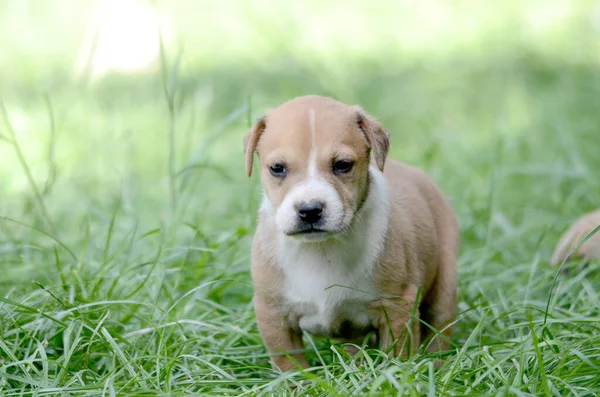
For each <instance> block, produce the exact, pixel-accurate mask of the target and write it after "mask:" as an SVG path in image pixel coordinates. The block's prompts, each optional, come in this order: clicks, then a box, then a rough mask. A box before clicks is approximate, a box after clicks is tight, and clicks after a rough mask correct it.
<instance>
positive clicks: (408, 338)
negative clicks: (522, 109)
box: [244, 96, 459, 371]
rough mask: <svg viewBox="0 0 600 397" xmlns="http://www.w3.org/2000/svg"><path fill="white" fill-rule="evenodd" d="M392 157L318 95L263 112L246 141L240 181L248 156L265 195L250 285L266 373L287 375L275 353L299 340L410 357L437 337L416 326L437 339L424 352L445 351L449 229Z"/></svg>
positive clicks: (370, 124) (379, 139) (357, 114)
mask: <svg viewBox="0 0 600 397" xmlns="http://www.w3.org/2000/svg"><path fill="white" fill-rule="evenodd" d="M388 148H389V134H388V132H387V131H386V130H385V129H384V128H383V127H382V126H381V125H380V124H379V123H377V121H375V120H374V119H373V118H372V117H370V116H368V115H366V114H365V113H364V112H363V111H362V109H360V108H359V107H356V106H348V105H345V104H343V103H340V102H337V101H335V100H333V99H330V98H323V97H318V96H305V97H299V98H296V99H293V100H291V101H289V102H286V103H284V104H283V105H281V106H280V107H278V108H276V109H272V110H270V111H268V112H267V113H266V115H265V116H263V117H262V118H261V119H260V120H258V122H257V123H256V124H255V125H254V126H253V127H252V128H251V129H250V131H249V132H248V133H247V135H246V136H245V138H244V149H245V154H246V172H247V174H248V176H250V175H251V172H252V161H253V154H254V152H256V153H257V154H258V157H259V159H260V176H261V182H262V186H263V189H264V199H263V203H262V206H261V208H260V211H259V222H258V227H257V230H256V234H255V236H254V241H253V245H252V279H253V283H254V287H255V295H254V306H255V310H256V316H257V322H258V327H259V330H260V333H261V336H262V338H263V341H264V343H265V345H266V347H267V349H268V350H269V352H270V353H272V354H273V355H274V356H273V359H272V361H271V363H272V365H273V367H274V368H279V369H281V370H284V371H285V370H288V369H291V368H294V367H295V365H294V364H293V362H292V361H291V360H289V359H288V358H287V357H286V356H285V355H283V354H278V355H277V353H282V352H293V351H295V350H300V349H302V348H303V342H302V333H303V332H308V333H310V334H313V335H316V336H327V337H332V338H336V339H339V340H342V341H351V342H355V343H361V342H362V339H363V338H364V337H365V336H366V335H367V334H368V333H369V332H371V331H375V334H376V335H377V337H378V340H379V346H380V348H381V349H388V348H389V349H390V354H393V355H398V354H401V355H402V357H406V356H407V355H408V350H409V349H410V351H412V352H415V351H416V349H417V348H418V347H419V345H420V344H421V343H422V342H424V341H426V340H428V339H429V338H431V337H432V336H435V335H436V333H433V332H431V330H430V328H429V327H427V326H425V325H422V324H421V321H423V322H426V323H427V324H430V325H431V326H432V327H433V328H435V329H437V330H439V331H440V332H441V333H442V335H443V336H438V338H437V339H436V341H435V344H433V343H432V344H430V349H432V350H433V349H435V348H445V347H447V338H448V336H449V335H450V333H451V331H452V328H453V326H452V322H453V320H454V318H455V315H456V310H457V302H456V256H457V251H458V245H459V241H458V240H459V237H458V228H457V223H456V219H455V216H454V213H453V211H452V209H451V207H450V205H449V204H448V202H447V201H446V200H445V199H444V197H443V196H442V194H441V193H440V192H439V190H438V189H437V188H436V186H435V185H434V184H433V182H432V181H431V180H430V179H429V178H428V177H427V176H426V175H425V174H424V173H423V172H421V171H419V170H417V169H415V168H413V167H410V166H407V165H403V164H400V163H398V162H395V161H391V160H388V161H387V162H386V156H387V153H388ZM371 154H372V155H373V160H374V161H373V162H372V161H371ZM384 165H385V168H384ZM384 169H385V171H384ZM434 345H435V346H434ZM292 357H293V358H294V359H295V360H296V361H297V362H298V363H299V364H300V365H302V366H303V367H307V366H308V364H307V362H306V360H305V358H304V354H299V353H295V354H294V353H292Z"/></svg>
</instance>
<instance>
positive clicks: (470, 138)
mask: <svg viewBox="0 0 600 397" xmlns="http://www.w3.org/2000/svg"><path fill="white" fill-rule="evenodd" d="M152 13H154V14H152ZM103 18H104V19H103ZM154 20H159V21H160V23H161V24H162V25H161V26H162V28H161V29H162V37H163V44H164V46H163V48H162V50H163V51H161V49H160V48H159V47H160V46H159V45H158V41H159V40H158V38H159V32H158V30H157V29H156V26H155V25H152V23H153V21H154ZM99 21H100V22H101V23H100V22H99ZM102 23H104V24H103V25H102ZM599 29H600V3H598V2H594V1H583V0H581V1H576V2H575V1H558V0H557V1H503V2H497V3H494V4H493V5H491V3H488V2H481V1H468V0H464V1H458V0H456V1H449V0H444V1H442V0H439V1H433V0H432V1H424V2H418V3H416V2H402V1H374V2H363V1H329V2H319V1H304V2H289V3H285V2H282V3H280V2H276V1H272V0H260V1H248V2H245V1H236V2H223V1H201V2H198V1H174V2H167V1H156V2H147V3H146V2H133V1H124V2H119V1H104V2H93V1H85V2H79V1H68V0H62V1H61V0H57V1H24V0H19V1H17V0H13V1H11V0H4V1H2V2H0V48H1V49H2V50H1V51H0V94H1V98H2V102H3V104H4V107H5V113H6V114H5V117H4V120H3V123H2V129H1V130H0V131H1V132H0V134H1V135H0V136H1V137H2V138H3V141H1V142H0V183H1V189H0V203H1V207H0V211H1V212H0V213H1V214H2V216H4V217H7V218H10V219H11V220H4V221H3V222H0V224H1V229H0V233H2V235H3V236H4V241H5V245H4V247H5V249H3V250H2V251H0V255H2V256H3V258H0V259H1V260H2V263H3V266H5V267H8V268H10V269H9V270H10V271H9V273H8V274H9V276H8V277H7V278H5V279H4V280H2V281H0V283H8V284H11V285H29V284H28V282H29V280H30V279H31V278H32V277H34V278H37V279H44V278H47V277H49V278H50V279H53V277H54V275H52V274H51V273H48V272H47V271H48V266H46V264H45V263H44V261H43V260H40V259H39V258H43V257H44V254H43V252H44V249H47V248H48V247H50V246H52V245H53V244H55V242H53V241H52V239H50V240H49V239H48V238H47V236H44V235H43V233H42V234H40V232H39V231H35V230H34V231H32V230H31V229H30V228H28V227H25V226H22V225H18V224H16V223H15V222H13V221H18V222H22V223H24V224H26V225H29V226H33V227H35V228H38V229H41V230H43V231H44V232H46V233H49V234H50V235H51V236H52V237H54V238H56V239H60V241H61V242H63V243H64V244H66V245H68V246H80V245H81V243H82V241H84V238H88V240H89V242H90V243H89V244H90V247H93V246H94V244H95V245H96V248H97V250H98V251H101V250H102V249H103V248H105V241H104V240H105V238H106V233H107V227H108V226H107V225H109V224H110V219H111V217H112V215H113V214H114V213H115V211H116V210H115V208H118V211H117V212H118V214H119V222H116V224H115V227H114V228H113V229H112V230H111V232H113V233H115V236H126V235H128V233H130V231H131V228H132V227H133V225H137V228H138V229H139V230H140V231H147V230H152V229H154V228H157V227H164V226H165V225H167V226H168V227H169V228H170V230H171V232H172V234H171V236H172V237H173V238H174V240H171V241H170V243H169V244H171V245H177V244H178V243H176V242H177V241H180V240H177V238H179V237H176V236H178V233H183V236H185V233H186V232H185V231H184V230H183V229H189V227H186V226H182V225H184V224H185V223H188V224H189V225H194V227H197V228H199V229H200V230H202V232H203V233H230V232H232V231H235V233H241V234H242V235H245V234H246V233H247V231H248V230H251V229H252V227H253V222H254V211H255V209H256V205H257V201H258V200H259V197H260V193H259V190H258V187H257V181H256V178H254V179H253V180H250V181H248V180H247V179H246V178H245V175H244V171H243V162H242V151H241V137H242V135H243V134H244V133H245V131H246V130H247V128H248V126H249V125H250V122H251V121H253V120H254V119H255V118H256V117H258V116H259V115H260V114H261V112H262V111H263V110H265V109H266V108H268V107H271V106H276V105H278V104H279V103H281V102H282V101H285V100H287V99H290V98H292V97H294V96H297V95H302V94H309V93H316V94H322V95H329V96H333V97H335V98H337V99H339V100H341V101H345V102H348V103H355V104H360V105H361V106H363V107H364V108H365V109H366V110H367V111H369V112H370V113H372V114H373V115H374V116H375V117H377V118H378V119H379V120H380V121H381V122H382V123H383V124H384V125H385V126H386V127H387V128H388V129H389V131H390V132H391V134H392V151H391V157H393V158H395V159H399V160H403V161H406V162H409V163H412V164H415V165H417V166H420V167H422V168H424V169H425V170H426V171H428V172H429V173H430V174H431V175H432V176H433V177H434V178H435V180H436V181H437V182H438V183H439V184H440V186H441V187H442V188H443V190H444V191H445V192H446V193H447V195H448V196H450V197H451V198H452V201H453V203H454V206H455V208H456V210H457V212H458V214H459V218H460V221H461V228H462V232H463V236H464V246H463V252H464V256H463V258H464V262H468V263H471V264H472V263H473V259H474V258H476V257H481V255H483V257H485V256H486V255H487V254H488V253H489V252H495V250H494V245H498V246H502V247H503V249H502V250H501V251H502V255H509V256H510V255H515V257H516V258H519V260H526V259H527V258H528V256H530V255H532V253H533V252H535V251H536V250H537V249H538V247H541V250H542V253H543V255H546V254H547V253H548V251H549V249H550V248H551V244H552V240H544V239H545V238H548V236H550V237H555V236H556V234H557V233H558V232H559V231H560V228H561V227H564V225H565V224H566V222H568V221H569V220H570V219H571V217H573V216H576V215H579V214H580V213H581V212H582V211H584V210H588V209H591V208H593V207H594V206H595V205H597V203H598V202H599V201H600V200H599V192H600V191H599V189H598V186H599V182H598V178H597V172H596V171H597V169H598V165H599V164H600V157H599V156H598V150H599V148H600V146H599V144H600V135H599V132H598V125H599V122H600V115H599V111H598V109H599V106H598V105H599V102H598V95H599V93H600V73H599V66H600V65H599V62H600V30H599ZM94 49H95V50H96V52H95V53H94V52H93V50H94ZM90 54H91V55H90ZM82 65H83V67H82ZM123 65H125V66H123ZM128 65H129V66H128ZM126 68H129V69H126ZM13 134H14V140H16V142H17V143H18V146H19V148H20V151H21V152H22V155H23V158H22V160H23V161H25V162H26V163H27V167H28V169H29V172H30V173H31V177H32V180H28V179H27V178H26V174H27V170H26V169H25V168H24V164H23V163H22V161H20V160H19V157H18V153H17V150H16V147H15V145H14V144H13V142H12V141H13V138H12V135H13ZM32 181H33V182H34V183H35V185H36V187H35V188H33V186H32V184H31V182H32ZM36 189H37V191H38V192H39V194H36V192H35V191H36ZM557 222H558V223H557ZM187 231H188V232H189V231H190V230H187ZM547 232H549V234H547ZM232 233H233V232H232ZM85 236H89V237H85ZM182 238H183V237H182ZM88 240H85V241H86V244H88V243H87V241H88ZM11 241H12V242H13V243H15V242H17V243H18V244H9V243H10V242H11ZM34 241H35V242H36V243H34ZM38 243H39V244H40V246H39V247H37V248H38V251H36V253H32V252H31V250H30V249H27V248H23V247H24V246H27V245H28V244H33V245H35V244H38ZM506 244H508V245H506ZM511 244H512V245H513V248H514V246H515V245H519V246H520V247H521V248H522V251H521V252H522V254H523V255H521V256H519V255H520V253H519V252H518V251H517V250H514V249H513V250H509V249H505V248H510V247H511ZM540 244H541V245H540ZM86 247H87V245H86ZM509 252H511V253H509ZM85 254H86V255H89V256H90V258H93V257H94V255H95V254H94V248H91V249H87V248H86V251H85ZM24 255H26V256H27V255H33V257H36V255H38V257H39V258H38V260H33V259H32V260H23V257H24ZM490 255H491V254H490ZM84 256H85V255H84ZM90 266H91V265H90ZM244 266H245V264H244ZM481 271H483V272H485V271H486V270H485V269H482V270H481ZM488 271H489V269H488ZM53 280H54V279H53ZM15 282H16V283H17V284H14V283H15ZM21 283H25V284H21ZM5 286H6V284H5Z"/></svg>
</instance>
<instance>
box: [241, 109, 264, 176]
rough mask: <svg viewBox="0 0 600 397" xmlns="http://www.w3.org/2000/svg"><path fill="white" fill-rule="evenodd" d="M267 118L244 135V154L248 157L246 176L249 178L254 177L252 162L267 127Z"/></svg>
mask: <svg viewBox="0 0 600 397" xmlns="http://www.w3.org/2000/svg"><path fill="white" fill-rule="evenodd" d="M266 122H267V116H266V115H265V116H262V117H261V118H260V119H258V120H257V121H256V123H254V125H253V126H252V128H250V130H249V131H248V132H247V133H246V135H244V154H245V156H246V175H248V178H249V177H250V176H251V175H252V161H253V160H254V152H255V151H256V145H258V140H259V139H260V136H261V134H262V133H263V131H264V130H265V127H266V126H267V124H266Z"/></svg>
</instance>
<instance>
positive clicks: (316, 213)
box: [298, 200, 323, 223]
mask: <svg viewBox="0 0 600 397" xmlns="http://www.w3.org/2000/svg"><path fill="white" fill-rule="evenodd" d="M321 215H323V203H321V202H320V201H317V200H311V201H309V202H308V203H301V204H300V205H299V206H298V216H299V217H300V219H302V220H303V221H304V222H306V223H316V222H318V221H319V219H321Z"/></svg>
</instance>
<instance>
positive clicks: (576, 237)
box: [550, 209, 600, 266]
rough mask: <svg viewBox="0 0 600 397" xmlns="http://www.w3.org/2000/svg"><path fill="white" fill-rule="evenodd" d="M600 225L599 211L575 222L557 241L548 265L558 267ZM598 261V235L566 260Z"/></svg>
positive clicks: (599, 248) (599, 255)
mask: <svg viewBox="0 0 600 397" xmlns="http://www.w3.org/2000/svg"><path fill="white" fill-rule="evenodd" d="M599 225H600V209H598V210H596V211H594V212H591V213H588V214H586V215H584V216H582V217H581V218H579V219H578V220H577V221H575V222H574V223H573V224H572V225H571V226H570V227H569V228H568V229H567V230H566V231H565V232H564V233H563V235H562V236H561V238H560V239H559V241H558V243H557V245H556V248H555V249H554V253H553V254H552V258H551V259H550V263H551V264H552V265H553V266H556V265H560V264H561V263H562V262H563V261H564V260H565V258H567V255H569V253H570V252H571V250H572V249H573V248H574V247H575V246H576V245H577V243H579V242H580V241H581V240H582V239H583V238H584V237H585V236H587V235H588V234H589V233H591V232H592V231H593V230H594V229H595V228H597V227H598V226H599ZM594 258H596V259H600V233H596V234H594V235H592V236H591V237H590V238H589V240H587V241H586V242H585V243H583V244H582V245H581V247H579V248H578V249H577V250H576V251H575V252H574V253H573V254H572V255H571V257H569V258H567V260H572V259H594Z"/></svg>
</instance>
